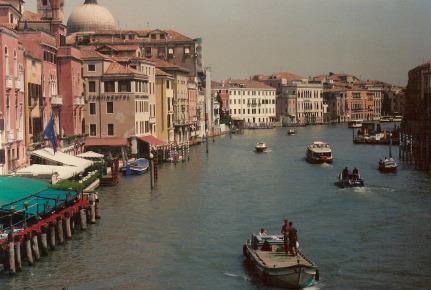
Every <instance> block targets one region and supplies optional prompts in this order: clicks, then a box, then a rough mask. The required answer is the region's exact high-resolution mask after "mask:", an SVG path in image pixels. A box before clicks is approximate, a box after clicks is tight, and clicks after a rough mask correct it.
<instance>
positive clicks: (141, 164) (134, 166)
mask: <svg viewBox="0 0 431 290" xmlns="http://www.w3.org/2000/svg"><path fill="white" fill-rule="evenodd" d="M149 167H150V162H149V161H148V160H147V159H145V158H139V159H136V160H133V161H128V162H127V164H126V166H124V167H123V168H121V171H122V172H123V175H126V176H130V175H141V174H144V173H146V172H147V171H148V168H149Z"/></svg>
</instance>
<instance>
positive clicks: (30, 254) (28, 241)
mask: <svg viewBox="0 0 431 290" xmlns="http://www.w3.org/2000/svg"><path fill="white" fill-rule="evenodd" d="M25 252H26V255H27V262H28V264H29V265H30V266H33V265H34V260H33V252H32V249H31V239H30V237H29V236H28V235H26V236H25Z"/></svg>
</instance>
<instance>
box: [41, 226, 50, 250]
mask: <svg viewBox="0 0 431 290" xmlns="http://www.w3.org/2000/svg"><path fill="white" fill-rule="evenodd" d="M47 232H48V230H47V228H46V226H43V227H42V233H41V234H40V243H41V244H42V256H46V255H48V234H47Z"/></svg>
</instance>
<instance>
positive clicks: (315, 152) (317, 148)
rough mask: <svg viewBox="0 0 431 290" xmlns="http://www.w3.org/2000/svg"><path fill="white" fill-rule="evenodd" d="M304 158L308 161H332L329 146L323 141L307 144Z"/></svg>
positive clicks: (315, 162)
mask: <svg viewBox="0 0 431 290" xmlns="http://www.w3.org/2000/svg"><path fill="white" fill-rule="evenodd" d="M306 159H307V161H308V162H310V163H314V164H319V163H332V161H333V157H332V149H331V146H330V145H329V144H327V143H325V142H320V141H315V142H313V144H310V145H308V146H307V152H306Z"/></svg>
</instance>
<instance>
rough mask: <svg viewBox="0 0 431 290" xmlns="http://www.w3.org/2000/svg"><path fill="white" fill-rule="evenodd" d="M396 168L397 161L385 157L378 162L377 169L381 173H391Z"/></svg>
mask: <svg viewBox="0 0 431 290" xmlns="http://www.w3.org/2000/svg"><path fill="white" fill-rule="evenodd" d="M397 170H398V163H397V162H395V160H394V159H393V158H389V159H385V160H382V161H380V162H379V171H380V172H382V173H391V172H396V171H397Z"/></svg>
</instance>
